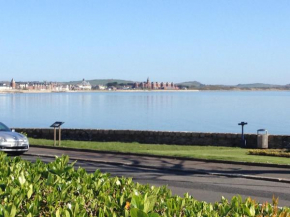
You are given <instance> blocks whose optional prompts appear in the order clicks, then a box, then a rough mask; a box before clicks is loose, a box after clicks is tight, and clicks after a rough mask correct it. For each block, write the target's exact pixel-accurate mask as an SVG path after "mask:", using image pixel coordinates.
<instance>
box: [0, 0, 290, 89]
mask: <svg viewBox="0 0 290 217" xmlns="http://www.w3.org/2000/svg"><path fill="white" fill-rule="evenodd" d="M148 76H149V77H150V79H151V80H152V81H173V82H182V81H193V80H196V81H199V82H202V83H205V84H238V83H254V82H262V83H272V84H289V83H290V1H289V0H271V1H270V0H226V1H223V0H175V1H172V0H124V1H121V0H104V1H97V0H85V1H81V0H77V1H74V0H68V1H66V0H40V1H39V0H34V1H32V0H25V1H15V0H7V1H6V0H0V80H11V78H12V77H13V78H14V79H15V80H16V81H28V80H35V81H44V80H46V81H71V80H81V79H82V78H85V79H87V80H90V79H105V78H119V79H128V80H134V81H143V80H145V79H146V78H147V77H148Z"/></svg>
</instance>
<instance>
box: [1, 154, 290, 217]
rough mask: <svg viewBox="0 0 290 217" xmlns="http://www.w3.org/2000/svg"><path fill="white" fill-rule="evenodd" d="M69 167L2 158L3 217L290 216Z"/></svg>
mask: <svg viewBox="0 0 290 217" xmlns="http://www.w3.org/2000/svg"><path fill="white" fill-rule="evenodd" d="M68 163H69V158H68V156H62V157H60V158H56V160H55V161H54V162H51V163H48V164H45V163H43V162H41V161H40V160H37V161H36V162H35V163H31V162H28V161H25V160H22V159H21V158H19V157H15V158H10V157H7V156H6V155H5V154H3V153H1V154H0V200H1V204H0V216H5V217H6V216H9V217H14V216H28V217H32V216H55V217H58V216H65V217H70V216H100V217H104V216H112V217H120V216H132V217H158V216H168V217H169V216H172V217H173V216H216V217H217V216H290V209H289V208H283V209H278V207H277V200H273V202H274V204H273V206H271V205H270V204H268V203H265V204H263V205H259V204H257V203H256V202H255V201H253V200H251V199H250V198H248V199H246V200H245V201H242V198H241V197H240V196H237V197H233V199H232V200H231V201H230V202H229V201H228V200H226V199H224V198H222V200H221V202H219V203H218V202H217V203H215V204H210V203H206V202H200V201H197V200H195V199H194V198H192V197H191V196H189V195H188V194H185V196H184V198H182V197H179V196H172V194H171V191H170V190H168V189H167V188H166V187H160V188H156V187H150V186H149V185H140V184H138V183H134V182H132V179H131V178H124V177H122V178H118V177H110V176H109V174H103V173H101V172H100V171H99V170H97V171H96V172H94V173H87V172H86V171H85V170H84V169H83V168H78V169H77V170H76V169H75V168H74V167H73V165H74V164H68Z"/></svg>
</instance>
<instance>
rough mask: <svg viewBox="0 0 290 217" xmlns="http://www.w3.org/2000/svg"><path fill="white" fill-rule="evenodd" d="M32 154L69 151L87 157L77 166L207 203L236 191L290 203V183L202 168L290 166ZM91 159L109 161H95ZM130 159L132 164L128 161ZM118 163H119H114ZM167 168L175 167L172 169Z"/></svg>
mask: <svg viewBox="0 0 290 217" xmlns="http://www.w3.org/2000/svg"><path fill="white" fill-rule="evenodd" d="M30 154H32V155H41V157H39V158H41V159H42V160H43V161H44V162H50V161H52V160H53V158H51V157H46V156H54V155H59V156H60V155H62V154H67V155H69V156H70V157H71V158H74V157H79V158H81V159H84V161H82V160H78V162H77V164H76V166H81V167H84V168H85V169H86V170H87V171H88V172H94V171H95V170H96V169H100V170H101V171H102V172H109V173H111V175H112V176H125V177H133V180H134V181H136V182H139V183H142V184H147V183H148V184H150V185H155V186H161V185H168V187H169V188H170V189H171V190H172V193H173V194H178V195H181V196H182V195H183V194H184V193H186V192H188V193H189V194H191V195H192V196H193V197H194V198H196V199H198V200H203V201H207V202H216V201H219V200H220V199H221V197H222V196H224V197H226V198H228V199H230V198H231V197H232V196H234V195H237V194H240V195H241V196H242V197H244V198H245V197H248V196H250V197H252V198H253V199H255V200H256V201H258V202H260V203H263V202H265V201H268V202H271V201H272V196H273V195H275V197H279V205H280V206H289V201H290V184H288V183H280V182H274V181H263V180H253V179H246V178H240V177H226V176H219V175H210V174H204V173H203V171H211V172H212V171H213V172H222V173H225V174H231V173H232V174H237V173H238V174H250V175H253V174H254V175H259V176H266V177H277V178H288V177H290V175H289V174H290V169H286V168H268V167H257V166H242V165H232V164H217V163H206V162H199V161H197V162H194V161H182V162H180V160H171V159H157V158H154V157H141V156H134V155H127V156H124V155H116V154H115V155H114V154H104V153H99V154H98V153H92V152H91V153H85V152H75V151H63V150H51V149H43V148H31V149H30V151H29V152H28V153H27V154H24V155H23V156H22V158H24V159H26V160H30V161H35V159H37V158H38V157H37V156H32V155H30ZM90 160H95V161H96V160H98V161H100V162H101V161H104V162H108V163H100V162H92V161H90ZM128 161H129V162H131V164H128ZM115 162H116V163H118V162H119V163H120V164H115ZM132 162H133V163H132ZM122 163H124V164H122ZM126 163H127V164H126ZM146 165H149V167H146ZM152 165H156V166H157V167H158V168H157V169H154V168H153V166H152ZM143 166H144V167H143ZM166 168H173V170H168V169H166ZM174 168H175V169H174Z"/></svg>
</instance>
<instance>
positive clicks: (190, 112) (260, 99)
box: [0, 91, 290, 135]
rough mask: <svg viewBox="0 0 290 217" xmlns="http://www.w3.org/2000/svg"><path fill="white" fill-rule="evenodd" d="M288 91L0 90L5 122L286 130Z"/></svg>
mask: <svg viewBox="0 0 290 217" xmlns="http://www.w3.org/2000/svg"><path fill="white" fill-rule="evenodd" d="M289 108H290V92H289V91H197V92H190V91H176V92H165V91H164V92H162V91H160V92H153V91H144V92H73V93H21V94H0V109H1V110H0V122H3V123H5V124H7V125H8V126H9V127H21V128H22V127H23V128H48V127H49V126H50V125H51V124H52V123H53V122H54V121H63V122H65V124H64V126H63V127H64V128H89V129H122V130H127V129H132V130H161V131H194V132H230V133H240V132H241V127H240V126H238V123H239V122H241V121H245V122H248V125H246V126H245V133H256V132H257V130H258V129H260V128H264V129H267V130H268V131H269V134H281V135H289V134H290V118H289V117H290V115H289Z"/></svg>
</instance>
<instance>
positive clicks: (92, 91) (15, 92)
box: [0, 88, 290, 94]
mask: <svg viewBox="0 0 290 217" xmlns="http://www.w3.org/2000/svg"><path fill="white" fill-rule="evenodd" d="M205 91H206V92H214V91H226V92H229V91H235V92H240V91H247V92H254V91H265V92H266V91H290V90H289V89H276V88H269V89H258V88H257V89H255V88H253V89H230V90H223V89H220V90H68V91H53V90H0V94H21V93H114V92H118V93H133V92H137V93H138V92H144V93H147V92H205Z"/></svg>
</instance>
